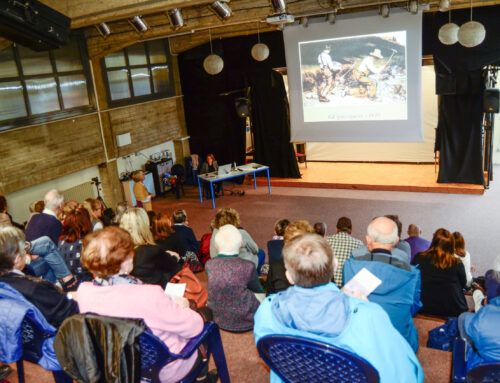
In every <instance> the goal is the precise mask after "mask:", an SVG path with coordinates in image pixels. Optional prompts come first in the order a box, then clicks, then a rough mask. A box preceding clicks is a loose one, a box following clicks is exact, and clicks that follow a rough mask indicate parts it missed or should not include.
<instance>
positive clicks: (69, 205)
mask: <svg viewBox="0 0 500 383" xmlns="http://www.w3.org/2000/svg"><path fill="white" fill-rule="evenodd" d="M77 207H78V205H77V206H75V204H73V203H72V201H70V202H66V203H65V204H64V207H63V211H62V213H61V214H60V215H59V221H61V222H63V221H64V218H66V216H67V215H68V214H69V213H70V212H72V211H74V210H75V209H76V208H77Z"/></svg>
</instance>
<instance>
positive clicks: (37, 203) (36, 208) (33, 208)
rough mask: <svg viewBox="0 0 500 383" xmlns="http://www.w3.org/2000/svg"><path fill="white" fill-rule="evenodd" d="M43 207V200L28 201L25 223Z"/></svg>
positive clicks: (41, 210)
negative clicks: (27, 213) (28, 211)
mask: <svg viewBox="0 0 500 383" xmlns="http://www.w3.org/2000/svg"><path fill="white" fill-rule="evenodd" d="M43 209H45V202H43V201H34V202H32V203H30V206H29V210H30V216H29V218H28V220H27V221H26V225H25V226H27V225H28V223H29V222H30V221H31V217H33V216H34V215H35V214H40V213H41V212H43Z"/></svg>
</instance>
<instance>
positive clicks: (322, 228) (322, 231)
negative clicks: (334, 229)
mask: <svg viewBox="0 0 500 383" xmlns="http://www.w3.org/2000/svg"><path fill="white" fill-rule="evenodd" d="M313 227H314V231H315V232H316V234H318V235H319V236H321V237H324V236H325V235H326V223H324V222H316V223H315V224H314V226H313Z"/></svg>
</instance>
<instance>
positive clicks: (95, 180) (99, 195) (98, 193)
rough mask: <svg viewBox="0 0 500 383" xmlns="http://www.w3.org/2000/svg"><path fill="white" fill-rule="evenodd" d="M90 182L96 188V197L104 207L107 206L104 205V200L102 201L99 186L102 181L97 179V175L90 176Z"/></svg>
mask: <svg viewBox="0 0 500 383" xmlns="http://www.w3.org/2000/svg"><path fill="white" fill-rule="evenodd" d="M92 183H93V184H94V185H95V188H96V189H97V199H98V200H99V201H101V202H102V203H103V205H104V207H105V208H107V207H108V206H107V205H106V202H104V200H103V199H102V196H101V189H100V188H99V185H100V184H102V182H101V181H99V177H94V178H92Z"/></svg>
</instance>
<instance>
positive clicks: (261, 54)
mask: <svg viewBox="0 0 500 383" xmlns="http://www.w3.org/2000/svg"><path fill="white" fill-rule="evenodd" d="M252 57H253V58H254V59H255V60H257V61H264V60H265V59H267V58H268V57H269V48H268V46H267V45H266V44H262V43H258V44H255V45H254V46H253V47H252Z"/></svg>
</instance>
